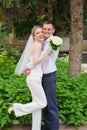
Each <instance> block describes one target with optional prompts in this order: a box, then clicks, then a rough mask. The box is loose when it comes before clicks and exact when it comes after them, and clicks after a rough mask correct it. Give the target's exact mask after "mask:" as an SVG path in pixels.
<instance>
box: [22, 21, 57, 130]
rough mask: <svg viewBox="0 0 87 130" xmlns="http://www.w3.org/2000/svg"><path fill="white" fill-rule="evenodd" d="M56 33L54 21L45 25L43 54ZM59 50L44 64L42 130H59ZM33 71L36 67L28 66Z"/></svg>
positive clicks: (46, 22) (26, 72)
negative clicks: (57, 81)
mask: <svg viewBox="0 0 87 130" xmlns="http://www.w3.org/2000/svg"><path fill="white" fill-rule="evenodd" d="M54 32H55V27H54V24H53V22H52V21H45V22H44V23H43V33H44V37H45V42H44V44H43V47H42V53H44V52H45V51H46V50H47V49H48V48H49V47H50V46H49V41H50V38H51V36H52V35H53V34H54ZM58 53H59V50H57V51H53V53H52V54H51V55H50V56H48V58H47V59H46V60H44V62H43V63H42V70H43V78H42V85H43V88H44V91H45V94H46V98H47V106H46V107H45V108H44V110H43V115H44V123H45V125H44V126H43V127H42V128H41V130H59V116H58V104H57V97H56V64H55V62H56V59H57V57H58ZM26 66H27V68H29V69H31V68H32V67H34V66H33V65H32V64H31V65H30V64H29V65H28V64H27V65H26ZM24 73H25V74H26V75H27V74H28V73H29V72H28V71H27V69H25V71H24Z"/></svg>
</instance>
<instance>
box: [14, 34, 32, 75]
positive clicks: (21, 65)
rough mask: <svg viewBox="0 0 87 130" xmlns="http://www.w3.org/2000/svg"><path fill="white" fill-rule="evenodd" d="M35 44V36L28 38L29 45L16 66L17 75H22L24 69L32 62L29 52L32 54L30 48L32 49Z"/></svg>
mask: <svg viewBox="0 0 87 130" xmlns="http://www.w3.org/2000/svg"><path fill="white" fill-rule="evenodd" d="M33 43H34V40H33V36H32V35H30V37H29V38H28V41H27V44H26V46H25V49H24V51H23V53H22V55H21V57H20V59H19V62H18V64H17V66H16V69H15V74H17V75H21V74H22V73H23V70H24V67H25V66H26V64H27V63H28V62H29V61H30V54H29V52H30V48H31V46H32V44H33Z"/></svg>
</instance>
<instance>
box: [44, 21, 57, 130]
mask: <svg viewBox="0 0 87 130" xmlns="http://www.w3.org/2000/svg"><path fill="white" fill-rule="evenodd" d="M54 32H55V27H54V24H53V22H52V21H45V22H44V23H43V33H44V37H45V42H44V45H43V51H45V50H46V49H48V48H49V41H50V38H51V36H52V35H53V34H54ZM58 52H59V50H57V51H55V52H53V53H52V54H51V55H50V56H49V57H48V58H47V60H45V61H44V62H43V63H42V69H43V78H42V85H43V88H44V91H45V94H46V98H47V106H46V108H44V111H43V114H44V123H45V125H44V126H43V127H42V130H58V129H59V116H58V104H57V97H56V64H55V62H56V59H57V57H58Z"/></svg>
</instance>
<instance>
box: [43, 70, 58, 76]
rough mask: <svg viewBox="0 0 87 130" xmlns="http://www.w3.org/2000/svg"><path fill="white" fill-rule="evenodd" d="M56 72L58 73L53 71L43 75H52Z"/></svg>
mask: <svg viewBox="0 0 87 130" xmlns="http://www.w3.org/2000/svg"><path fill="white" fill-rule="evenodd" d="M55 73H56V71H54V72H51V73H48V74H43V76H52V75H53V74H55Z"/></svg>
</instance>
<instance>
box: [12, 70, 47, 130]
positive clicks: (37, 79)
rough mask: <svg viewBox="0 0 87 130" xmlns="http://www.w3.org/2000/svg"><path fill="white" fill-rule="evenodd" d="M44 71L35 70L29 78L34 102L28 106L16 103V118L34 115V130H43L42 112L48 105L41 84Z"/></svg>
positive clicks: (14, 105)
mask: <svg viewBox="0 0 87 130" xmlns="http://www.w3.org/2000/svg"><path fill="white" fill-rule="evenodd" d="M41 79H42V71H39V72H38V70H37V69H34V70H32V71H31V73H30V75H29V76H27V78H26V82H27V85H28V87H29V89H30V91H31V95H32V102H30V103H27V104H21V103H14V104H13V108H14V112H15V115H16V117H19V116H23V115H26V114H30V113H32V130H40V129H41V110H42V108H44V107H45V106H46V105H47V100H46V96H45V93H44V90H43V87H42V83H41Z"/></svg>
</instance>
